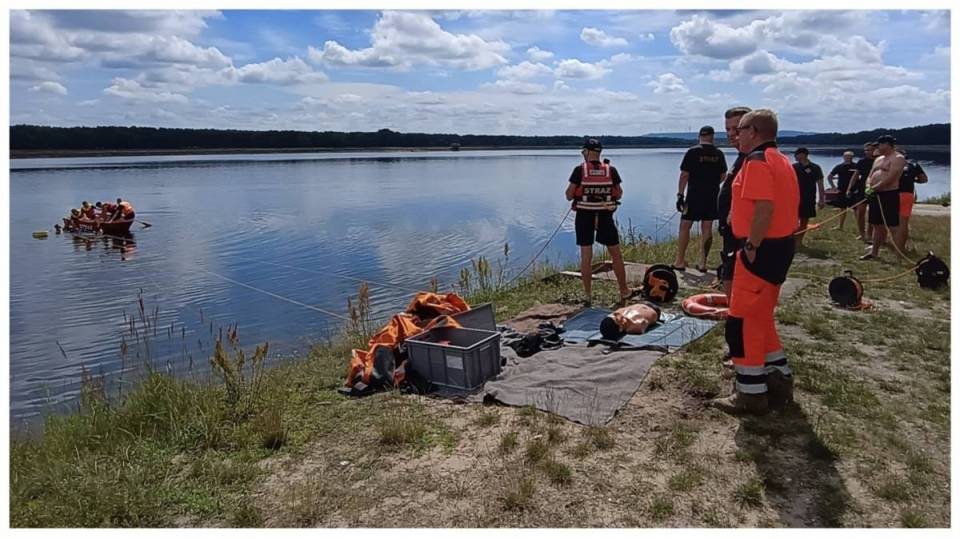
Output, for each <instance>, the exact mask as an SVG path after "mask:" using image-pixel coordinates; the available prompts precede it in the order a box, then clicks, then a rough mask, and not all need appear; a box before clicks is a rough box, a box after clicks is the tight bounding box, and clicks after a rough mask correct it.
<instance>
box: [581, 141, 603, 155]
mask: <svg viewBox="0 0 960 539" xmlns="http://www.w3.org/2000/svg"><path fill="white" fill-rule="evenodd" d="M583 147H584V148H585V149H587V150H595V151H598V152H599V151H600V150H602V149H603V145H602V144H600V141H599V140H597V139H595V138H588V139H587V140H585V141H583Z"/></svg>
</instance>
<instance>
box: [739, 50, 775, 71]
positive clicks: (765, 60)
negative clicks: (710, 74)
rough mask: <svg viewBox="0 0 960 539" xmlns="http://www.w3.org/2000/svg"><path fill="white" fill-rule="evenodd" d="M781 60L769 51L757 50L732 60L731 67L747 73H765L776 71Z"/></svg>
mask: <svg viewBox="0 0 960 539" xmlns="http://www.w3.org/2000/svg"><path fill="white" fill-rule="evenodd" d="M779 61H780V59H779V58H777V57H776V56H774V55H772V54H770V53H769V52H767V51H756V52H754V53H753V54H751V55H749V56H744V57H743V58H738V59H736V60H734V61H732V62H730V67H731V69H733V70H735V71H739V72H741V73H745V74H747V75H764V74H767V73H772V72H774V71H776V69H777V66H778V62H779Z"/></svg>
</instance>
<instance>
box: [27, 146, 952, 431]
mask: <svg viewBox="0 0 960 539" xmlns="http://www.w3.org/2000/svg"><path fill="white" fill-rule="evenodd" d="M725 151H726V152H727V158H728V162H729V163H730V164H732V162H733V159H734V157H735V153H734V152H733V151H732V150H731V149H729V148H727V149H725ZM683 152H684V149H680V148H677V149H624V150H610V151H608V152H605V156H606V157H609V158H611V160H612V161H613V164H614V165H616V166H617V167H618V169H619V171H620V174H621V175H622V177H623V180H624V184H623V185H624V193H625V194H624V202H623V206H622V207H621V209H620V210H618V212H617V213H618V220H619V221H620V222H621V223H622V224H626V223H627V222H628V221H630V222H632V223H633V225H634V227H636V229H637V230H638V231H639V232H641V233H643V234H644V235H647V236H650V237H654V238H658V239H662V238H664V237H669V236H672V235H674V234H675V233H676V223H677V220H676V219H675V217H676V216H675V211H674V209H673V205H674V199H675V193H676V186H677V176H678V167H679V163H680V160H681V158H682V156H683ZM840 153H841V150H839V149H838V150H836V151H830V152H826V151H815V152H814V153H813V155H811V159H812V160H813V161H814V162H816V163H818V164H820V165H821V166H822V167H823V169H824V171H825V172H829V170H830V168H832V166H833V165H834V164H836V163H839V162H840V161H841V159H840ZM934 155H935V154H931V155H924V154H919V153H915V154H914V155H913V156H912V157H917V158H919V159H920V162H921V163H922V165H923V166H924V168H925V169H926V170H927V173H928V174H929V176H930V183H928V184H926V185H921V186H919V190H920V196H921V197H926V196H932V195H937V194H941V193H945V192H948V191H949V190H950V168H949V162H948V161H941V162H936V161H935V160H931V159H934ZM941 155H942V158H943V159H947V158H948V154H941ZM579 158H580V157H579V152H578V150H576V149H572V150H529V151H483V152H479V151H478V152H471V151H461V152H430V153H426V152H390V153H382V152H381V153H339V154H283V155H219V156H176V157H172V156H165V157H103V158H61V159H18V160H15V161H13V162H12V164H11V175H10V190H11V213H10V252H11V272H10V274H11V283H10V338H11V343H10V351H11V368H10V373H11V385H10V387H11V414H12V418H14V419H28V418H30V417H36V416H37V415H39V414H42V413H44V412H49V411H61V410H66V409H69V406H70V405H71V403H72V402H74V400H75V399H76V397H77V394H78V391H79V380H80V377H81V372H82V371H83V369H87V370H88V371H90V372H92V373H94V374H103V375H105V376H106V377H107V379H108V380H109V381H110V382H111V384H112V385H117V386H120V385H123V384H126V383H130V382H132V381H133V380H134V379H135V375H136V373H138V372H141V371H142V370H143V369H142V365H143V362H144V359H145V357H146V356H147V355H148V354H147V351H146V349H144V348H143V347H136V346H132V344H131V347H130V349H129V351H128V352H127V354H126V356H123V355H122V354H121V353H120V347H121V339H122V338H123V337H124V335H125V334H127V331H128V324H127V322H125V319H126V317H129V316H131V315H133V314H134V313H137V312H138V310H139V307H138V294H139V293H140V291H141V290H142V291H143V296H144V301H145V307H146V309H147V311H149V312H150V315H151V317H153V316H154V315H155V316H156V318H157V324H156V325H157V327H158V328H159V329H158V331H157V336H156V337H152V336H151V338H150V341H151V348H150V352H149V356H150V357H151V358H152V360H153V362H154V365H155V366H156V367H157V368H160V369H169V370H172V371H175V372H178V373H194V374H196V375H198V376H199V375H202V374H203V373H207V372H209V367H208V363H207V355H208V352H209V350H210V349H211V348H210V347H211V346H212V338H211V333H215V332H216V331H217V328H219V327H226V326H230V325H233V324H237V325H238V327H239V334H240V338H241V341H242V342H243V344H244V345H246V346H252V345H254V344H257V343H260V342H263V341H269V342H270V345H271V355H272V356H281V357H291V356H293V355H295V354H296V353H297V352H302V351H304V350H306V349H308V348H309V346H310V344H311V342H314V341H318V340H322V339H323V338H324V337H326V336H328V335H329V334H330V332H331V331H332V330H333V329H334V328H336V326H337V325H338V323H339V322H340V320H338V319H337V318H335V317H334V316H332V315H328V314H324V313H322V312H319V311H318V310H317V309H320V310H323V311H329V312H332V313H336V314H339V315H344V314H346V301H347V297H349V296H353V295H355V294H356V290H357V286H358V283H359V282H360V281H368V282H369V283H370V288H371V293H372V306H373V309H374V313H373V315H374V316H375V317H382V316H386V315H388V314H391V313H393V312H395V311H397V310H400V309H402V308H403V307H404V306H405V305H406V303H407V302H408V301H409V298H410V296H411V294H412V293H413V291H414V290H417V289H425V288H426V287H427V286H428V284H429V281H430V279H431V278H432V277H434V276H436V277H438V278H439V279H440V281H441V282H443V283H452V282H456V280H457V277H458V275H459V271H460V269H461V268H462V267H464V266H469V264H470V260H471V259H472V258H475V257H477V256H479V255H483V256H485V257H487V258H488V259H489V260H492V261H496V260H500V259H502V257H503V246H504V243H509V245H510V257H509V261H508V275H513V272H515V271H517V270H519V269H520V268H522V267H523V266H524V265H526V263H527V262H528V261H529V260H530V257H531V256H533V254H534V253H535V252H536V251H537V250H538V249H539V248H540V247H541V246H542V245H543V243H544V242H545V241H546V240H547V238H548V237H549V235H550V234H551V233H552V232H553V230H554V229H555V228H556V226H557V224H558V222H559V221H560V219H561V218H562V217H563V215H564V213H565V212H566V211H567V208H568V207H569V203H568V202H566V201H565V200H564V196H563V192H564V189H565V188H566V182H567V178H568V176H569V174H570V171H571V169H572V168H573V166H574V165H576V164H577V162H578V160H579ZM117 196H123V197H124V198H126V199H128V200H130V201H131V202H132V203H133V204H134V206H135V207H136V210H137V216H138V217H139V218H141V219H143V220H144V221H146V222H149V223H150V224H152V225H153V226H152V227H150V228H144V227H142V226H140V225H135V226H134V228H133V229H132V231H133V233H134V241H133V242H120V241H116V240H111V239H107V240H98V241H93V242H88V241H82V240H78V239H75V238H74V237H72V236H71V235H69V234H67V235H62V236H55V235H53V234H52V233H51V236H50V237H49V239H46V240H35V239H33V238H32V237H31V232H33V231H35V230H42V229H46V230H50V231H51V232H52V227H53V225H54V223H57V222H59V219H60V217H61V216H62V215H63V214H65V213H66V211H67V209H68V208H70V207H74V206H77V205H79V203H80V201H81V200H90V201H94V200H112V199H115V198H116V197H117ZM658 228H659V230H658ZM573 236H574V234H573V219H572V218H570V219H568V220H567V221H566V222H565V224H564V226H563V228H562V230H561V232H560V233H559V234H558V235H557V237H556V238H555V239H554V241H553V242H552V243H551V244H550V247H549V248H548V249H547V251H546V252H545V253H544V256H545V257H547V258H549V260H550V261H551V262H561V263H565V262H571V261H574V260H576V257H577V253H578V251H577V248H576V246H575V244H574V237H573ZM663 262H669V261H663ZM279 297H283V298H287V299H289V300H290V301H284V300H282V299H279ZM307 306H311V307H313V308H309V307H307ZM211 328H213V329H212V330H211ZM168 331H169V332H170V333H169V334H168ZM129 340H130V339H129V337H128V341H129ZM138 353H139V354H140V357H139V358H137V354H138Z"/></svg>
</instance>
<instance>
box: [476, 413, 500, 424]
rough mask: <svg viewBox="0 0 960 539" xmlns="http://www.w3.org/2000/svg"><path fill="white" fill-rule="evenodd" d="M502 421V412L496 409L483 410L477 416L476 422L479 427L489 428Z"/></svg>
mask: <svg viewBox="0 0 960 539" xmlns="http://www.w3.org/2000/svg"><path fill="white" fill-rule="evenodd" d="M498 423H500V413H499V412H495V411H489V412H483V413H481V414H480V417H478V418H477V420H476V424H477V426H479V427H483V428H487V427H492V426H494V425H496V424H498Z"/></svg>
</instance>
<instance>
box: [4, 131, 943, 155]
mask: <svg viewBox="0 0 960 539" xmlns="http://www.w3.org/2000/svg"><path fill="white" fill-rule="evenodd" d="M884 133H890V134H892V135H893V136H895V137H897V139H898V141H899V142H900V143H902V144H909V145H944V144H946V145H949V144H950V124H931V125H924V126H918V127H909V128H905V129H875V130H873V131H861V132H858V133H846V134H842V133H821V134H816V135H802V136H795V137H789V138H784V139H781V140H780V142H782V143H784V144H810V145H814V144H820V145H849V146H857V145H860V144H862V143H864V142H866V141H868V140H876V138H877V137H878V136H880V135H881V134H884ZM593 136H597V137H598V138H600V139H601V140H602V141H603V144H604V146H606V147H666V146H674V147H675V146H689V145H690V141H689V140H682V139H672V138H658V137H649V136H635V137H634V136H603V135H593ZM584 138H585V137H584V136H573V135H557V136H515V135H457V134H448V133H399V132H397V131H393V130H390V129H381V130H379V131H373V132H359V131H357V132H341V131H242V130H236V129H172V128H165V127H134V126H131V127H120V126H98V127H49V126H40V125H15V126H12V127H11V128H10V149H11V150H12V151H18V150H20V151H26V150H33V151H43V150H48V151H56V150H91V151H96V150H208V149H209V150H213V149H228V148H235V149H253V148H263V149H282V148H428V147H441V148H442V147H451V146H455V145H459V146H460V147H465V148H468V147H478V146H479V147H490V146H497V147H510V146H514V147H516V146H523V147H538V146H542V147H578V146H580V145H581V144H582V143H583V140H584Z"/></svg>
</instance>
